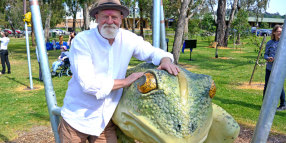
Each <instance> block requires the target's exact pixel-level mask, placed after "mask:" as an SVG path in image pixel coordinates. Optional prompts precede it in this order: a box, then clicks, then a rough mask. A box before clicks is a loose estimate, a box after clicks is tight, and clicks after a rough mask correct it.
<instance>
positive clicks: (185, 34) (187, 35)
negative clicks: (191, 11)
mask: <svg viewBox="0 0 286 143" xmlns="http://www.w3.org/2000/svg"><path fill="white" fill-rule="evenodd" d="M188 25H189V19H188V18H185V28H184V39H183V41H184V40H188V39H189V26H188Z"/></svg>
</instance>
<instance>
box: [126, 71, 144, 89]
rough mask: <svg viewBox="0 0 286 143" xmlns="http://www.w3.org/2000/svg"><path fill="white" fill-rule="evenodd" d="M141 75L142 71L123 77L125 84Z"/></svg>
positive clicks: (127, 84) (130, 82)
mask: <svg viewBox="0 0 286 143" xmlns="http://www.w3.org/2000/svg"><path fill="white" fill-rule="evenodd" d="M143 75H144V72H136V73H132V74H131V75H129V76H128V77H127V78H125V81H126V83H125V86H129V85H131V84H132V83H133V82H134V81H135V80H137V79H138V78H140V77H141V76H143Z"/></svg>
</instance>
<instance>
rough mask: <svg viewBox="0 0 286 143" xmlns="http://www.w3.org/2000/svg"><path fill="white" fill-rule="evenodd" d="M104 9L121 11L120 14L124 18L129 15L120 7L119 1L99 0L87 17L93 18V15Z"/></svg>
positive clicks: (125, 8) (123, 7)
mask: <svg viewBox="0 0 286 143" xmlns="http://www.w3.org/2000/svg"><path fill="white" fill-rule="evenodd" d="M106 9H114V10H119V11H121V14H122V15H123V17H124V18H125V17H127V16H128V15H129V9H128V8H127V7H125V6H123V5H121V4H120V1H119V0H99V1H98V4H97V6H95V7H94V8H92V9H91V10H90V12H89V15H90V16H91V17H93V18H95V14H97V13H98V11H100V10H106Z"/></svg>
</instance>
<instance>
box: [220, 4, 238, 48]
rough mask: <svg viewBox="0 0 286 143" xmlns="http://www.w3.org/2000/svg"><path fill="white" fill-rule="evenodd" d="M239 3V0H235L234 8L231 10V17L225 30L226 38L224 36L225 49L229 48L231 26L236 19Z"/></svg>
mask: <svg viewBox="0 0 286 143" xmlns="http://www.w3.org/2000/svg"><path fill="white" fill-rule="evenodd" d="M237 3H238V0H234V1H233V5H232V8H231V13H230V17H229V20H228V24H227V26H226V30H225V36H224V42H223V44H224V45H223V46H224V47H227V43H228V35H229V30H230V25H231V23H232V21H233V18H234V12H235V11H236V8H237Z"/></svg>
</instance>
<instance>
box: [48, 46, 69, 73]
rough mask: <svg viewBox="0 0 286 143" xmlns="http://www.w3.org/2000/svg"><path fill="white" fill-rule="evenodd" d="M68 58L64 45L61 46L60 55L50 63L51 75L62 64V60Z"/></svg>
mask: <svg viewBox="0 0 286 143" xmlns="http://www.w3.org/2000/svg"><path fill="white" fill-rule="evenodd" d="M66 58H68V51H67V47H66V46H61V55H60V56H59V57H58V60H57V61H55V62H54V63H53V65H52V70H53V71H52V75H53V76H54V75H56V71H57V69H58V67H59V66H61V65H63V64H64V60H65V59H66Z"/></svg>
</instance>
